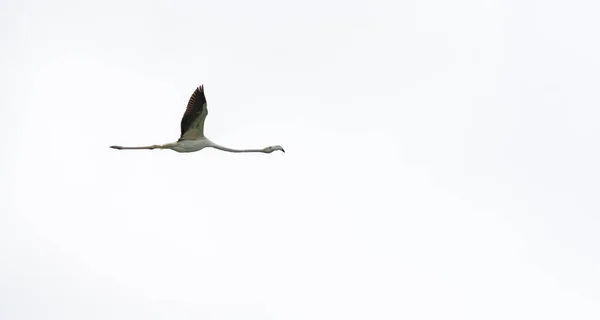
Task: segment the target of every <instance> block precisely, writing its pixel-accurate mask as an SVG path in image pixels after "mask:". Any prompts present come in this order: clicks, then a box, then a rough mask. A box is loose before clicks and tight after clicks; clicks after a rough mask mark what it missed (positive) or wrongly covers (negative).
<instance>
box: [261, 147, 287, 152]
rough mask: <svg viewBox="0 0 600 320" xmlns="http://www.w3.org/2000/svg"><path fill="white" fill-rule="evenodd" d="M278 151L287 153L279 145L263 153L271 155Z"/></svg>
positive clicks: (265, 149)
mask: <svg viewBox="0 0 600 320" xmlns="http://www.w3.org/2000/svg"><path fill="white" fill-rule="evenodd" d="M277 150H279V151H281V152H284V153H285V150H283V148H282V147H281V146H279V145H278V146H270V147H266V148H264V149H263V151H264V152H265V153H271V152H273V151H277Z"/></svg>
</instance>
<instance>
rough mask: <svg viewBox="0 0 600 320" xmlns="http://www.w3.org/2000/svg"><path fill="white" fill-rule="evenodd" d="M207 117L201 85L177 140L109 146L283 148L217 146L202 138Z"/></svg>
mask: <svg viewBox="0 0 600 320" xmlns="http://www.w3.org/2000/svg"><path fill="white" fill-rule="evenodd" d="M206 115H208V109H207V108H206V97H205V96H204V85H201V86H199V87H197V88H196V90H194V93H192V96H191V97H190V100H189V101H188V104H187V108H186V109H185V113H184V114H183V118H181V136H180V137H179V140H177V141H176V142H172V143H167V144H155V145H151V146H145V147H122V146H110V147H111V148H113V149H117V150H144V149H146V150H153V149H171V150H173V151H177V152H195V151H200V150H202V149H204V148H215V149H219V150H223V151H227V152H262V153H271V152H273V151H277V150H279V151H282V152H285V150H283V148H282V147H281V146H279V145H275V146H269V147H266V148H262V149H232V148H227V147H224V146H221V145H218V144H216V143H214V142H212V141H210V140H209V139H208V138H206V137H205V136H204V120H206Z"/></svg>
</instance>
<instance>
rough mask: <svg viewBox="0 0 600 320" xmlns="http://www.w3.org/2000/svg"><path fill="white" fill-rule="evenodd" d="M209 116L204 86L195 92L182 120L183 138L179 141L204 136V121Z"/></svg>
mask: <svg viewBox="0 0 600 320" xmlns="http://www.w3.org/2000/svg"><path fill="white" fill-rule="evenodd" d="M207 115H208V109H207V107H206V97H205V96H204V85H201V86H199V87H198V88H196V90H194V93H192V96H191V97H190V100H189V101H188V104H187V108H186V109H185V113H184V114H183V118H181V136H180V137H179V140H189V139H197V138H199V137H201V136H203V135H204V120H205V119H206V116H207Z"/></svg>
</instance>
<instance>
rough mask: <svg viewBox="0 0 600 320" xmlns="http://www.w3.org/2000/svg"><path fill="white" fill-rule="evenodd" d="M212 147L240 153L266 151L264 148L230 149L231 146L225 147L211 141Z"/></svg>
mask: <svg viewBox="0 0 600 320" xmlns="http://www.w3.org/2000/svg"><path fill="white" fill-rule="evenodd" d="M212 147H213V148H215V149H219V150H222V151H227V152H235V153H242V152H262V153H266V152H265V150H264V149H232V148H227V147H224V146H222V145H218V144H216V143H214V142H212Z"/></svg>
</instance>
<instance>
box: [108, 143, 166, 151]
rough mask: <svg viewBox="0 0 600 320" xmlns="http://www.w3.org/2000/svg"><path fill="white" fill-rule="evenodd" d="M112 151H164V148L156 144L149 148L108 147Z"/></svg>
mask: <svg viewBox="0 0 600 320" xmlns="http://www.w3.org/2000/svg"><path fill="white" fill-rule="evenodd" d="M110 147H111V148H112V149H117V150H154V149H164V146H161V145H158V144H154V145H151V146H145V147H122V146H110Z"/></svg>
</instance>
